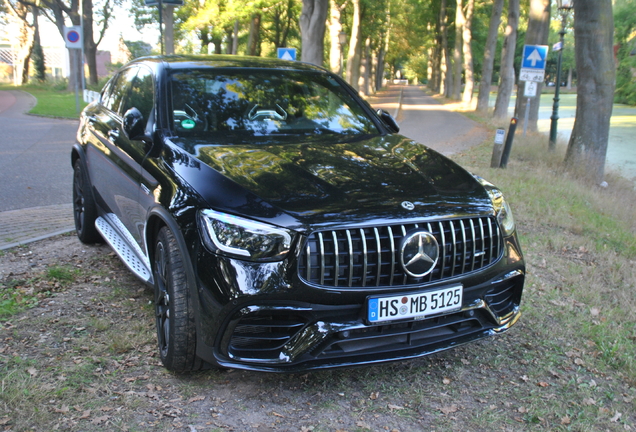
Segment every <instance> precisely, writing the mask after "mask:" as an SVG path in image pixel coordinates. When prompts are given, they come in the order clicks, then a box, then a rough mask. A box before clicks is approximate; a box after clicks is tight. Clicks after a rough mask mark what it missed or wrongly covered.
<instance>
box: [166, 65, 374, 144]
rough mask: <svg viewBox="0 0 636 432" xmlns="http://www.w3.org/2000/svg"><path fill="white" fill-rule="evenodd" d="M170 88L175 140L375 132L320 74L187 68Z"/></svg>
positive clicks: (173, 79)
mask: <svg viewBox="0 0 636 432" xmlns="http://www.w3.org/2000/svg"><path fill="white" fill-rule="evenodd" d="M170 90H171V98H172V111H171V112H172V115H173V119H172V124H173V131H174V133H175V134H176V135H177V136H179V137H184V138H186V137H193V138H202V139H206V140H213V141H220V142H227V141H228V140H236V141H238V142H258V141H259V139H258V138H256V137H267V136H274V135H279V136H290V135H294V136H297V135H313V136H316V135H327V134H338V135H343V136H347V137H354V136H359V135H368V134H377V133H378V129H377V128H376V126H375V124H374V123H373V121H372V120H371V119H370V118H369V117H368V116H367V115H366V113H365V112H364V110H363V109H362V107H361V106H360V105H359V104H358V102H356V101H355V100H354V99H353V98H352V97H351V95H349V93H347V91H346V90H345V89H343V88H342V86H341V85H340V84H339V83H338V82H337V81H336V80H334V79H333V78H331V77H329V76H327V75H325V74H322V73H311V72H309V73H308V72H297V71H280V70H246V69H243V70H236V69H234V70H227V69H226V70H223V69H191V70H187V71H177V72H175V73H173V74H172V75H171V80H170ZM255 138H256V139H255Z"/></svg>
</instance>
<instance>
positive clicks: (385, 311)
mask: <svg viewBox="0 0 636 432" xmlns="http://www.w3.org/2000/svg"><path fill="white" fill-rule="evenodd" d="M463 293H464V289H463V287H462V286H461V285H456V286H452V287H449V288H443V289H439V290H435V291H428V292H424V293H416V294H406V295H396V296H391V297H371V298H369V300H368V308H367V310H368V312H367V318H368V320H369V322H372V323H375V322H382V321H392V320H402V319H407V318H414V319H421V318H424V317H426V316H427V315H434V314H439V313H443V312H449V311H454V310H458V309H461V307H462V296H463Z"/></svg>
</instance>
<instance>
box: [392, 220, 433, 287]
mask: <svg viewBox="0 0 636 432" xmlns="http://www.w3.org/2000/svg"><path fill="white" fill-rule="evenodd" d="M438 259H439V245H438V244H437V240H436V239H435V236H434V235H433V234H431V233H430V232H428V231H415V232H412V233H410V234H408V235H406V236H405V237H404V239H403V240H402V247H401V248H400V263H401V264H402V268H403V269H404V271H405V272H406V274H407V275H409V276H412V277H416V278H419V277H422V276H426V275H427V274H429V273H430V272H431V271H433V269H434V268H435V265H436V264H437V260H438Z"/></svg>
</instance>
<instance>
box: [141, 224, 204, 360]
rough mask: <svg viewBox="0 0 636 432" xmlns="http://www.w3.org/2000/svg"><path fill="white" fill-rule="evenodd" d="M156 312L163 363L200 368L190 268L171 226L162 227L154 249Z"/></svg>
mask: <svg viewBox="0 0 636 432" xmlns="http://www.w3.org/2000/svg"><path fill="white" fill-rule="evenodd" d="M153 273H154V283H155V316H156V323H157V341H158V343H159V354H160V356H161V361H162V363H163V365H164V366H165V367H166V368H167V369H169V370H172V371H175V372H186V371H193V370H199V369H201V367H202V361H201V360H200V359H199V358H198V357H197V356H196V326H195V322H194V311H193V308H192V300H191V298H190V292H189V291H188V283H187V277H186V271H185V267H184V262H183V258H182V256H181V251H180V250H179V246H178V245H177V240H176V238H175V236H174V234H173V233H172V231H170V229H169V228H168V227H163V228H161V230H159V234H158V235H157V241H156V243H155V249H154V266H153Z"/></svg>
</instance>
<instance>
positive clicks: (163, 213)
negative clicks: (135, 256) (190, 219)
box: [144, 207, 201, 345]
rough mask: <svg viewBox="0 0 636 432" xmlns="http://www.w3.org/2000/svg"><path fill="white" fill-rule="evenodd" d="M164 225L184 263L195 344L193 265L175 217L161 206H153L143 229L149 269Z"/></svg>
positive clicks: (196, 303)
mask: <svg viewBox="0 0 636 432" xmlns="http://www.w3.org/2000/svg"><path fill="white" fill-rule="evenodd" d="M164 226H166V227H168V228H169V229H170V231H172V234H173V235H174V237H175V239H176V240H177V245H178V246H179V251H180V252H181V258H182V260H183V263H184V264H185V269H186V280H187V283H188V290H189V292H190V298H191V299H192V302H193V304H192V306H193V309H194V311H195V313H194V320H195V323H196V328H197V345H198V344H199V340H200V339H199V336H198V335H199V334H200V333H199V331H200V321H201V320H200V319H199V311H200V309H199V294H198V289H197V281H196V276H195V274H194V266H193V263H192V258H191V256H190V253H189V249H188V246H187V243H186V241H185V238H184V237H183V234H182V233H181V229H180V227H179V223H178V222H177V221H176V220H175V218H174V217H173V216H172V215H171V214H170V213H169V212H168V211H167V210H166V209H164V208H163V207H155V208H153V209H152V210H151V211H150V213H149V215H148V219H147V221H146V229H145V234H144V236H145V241H146V247H147V250H148V259H149V261H150V267H151V269H150V270H151V271H154V268H153V267H154V258H155V257H154V253H155V251H154V245H155V242H156V241H157V235H158V234H159V230H160V229H161V228H163V227H164Z"/></svg>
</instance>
